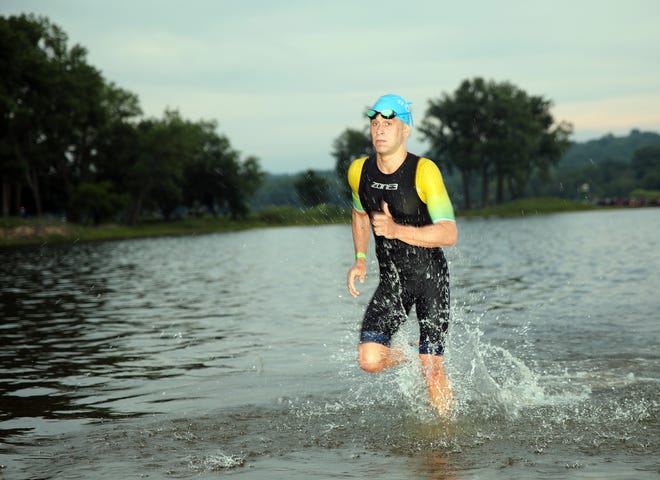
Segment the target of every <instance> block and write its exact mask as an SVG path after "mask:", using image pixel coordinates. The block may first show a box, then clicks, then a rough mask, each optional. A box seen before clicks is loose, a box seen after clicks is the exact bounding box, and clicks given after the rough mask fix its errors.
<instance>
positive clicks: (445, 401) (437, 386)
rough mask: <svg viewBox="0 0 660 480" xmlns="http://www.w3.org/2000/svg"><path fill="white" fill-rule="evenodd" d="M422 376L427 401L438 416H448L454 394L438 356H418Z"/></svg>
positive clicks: (441, 360)
mask: <svg viewBox="0 0 660 480" xmlns="http://www.w3.org/2000/svg"><path fill="white" fill-rule="evenodd" d="M419 359H420V360H421V362H422V375H423V376H424V380H425V381H426V387H427V388H428V391H429V400H430V401H431V405H432V406H433V407H434V408H435V409H436V411H437V412H438V414H439V415H441V416H448V415H450V414H451V412H452V409H453V408H454V392H453V391H452V389H451V386H450V385H449V379H448V378H447V373H446V372H445V365H444V361H443V358H442V356H440V355H425V354H422V355H420V356H419Z"/></svg>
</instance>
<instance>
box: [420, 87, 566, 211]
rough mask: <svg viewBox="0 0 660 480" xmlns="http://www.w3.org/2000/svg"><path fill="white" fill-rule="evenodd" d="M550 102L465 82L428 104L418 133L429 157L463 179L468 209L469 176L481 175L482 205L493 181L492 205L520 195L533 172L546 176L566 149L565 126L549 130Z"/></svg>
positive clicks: (551, 125)
mask: <svg viewBox="0 0 660 480" xmlns="http://www.w3.org/2000/svg"><path fill="white" fill-rule="evenodd" d="M550 106H551V103H550V102H549V101H547V100H545V99H544V98H543V97H539V96H536V97H531V96H529V95H528V94H527V93H526V92H524V91H522V90H521V89H519V88H518V87H516V86H515V85H513V84H511V83H509V82H502V83H496V82H493V81H490V82H486V81H484V80H483V79H481V78H475V79H474V80H471V81H470V80H464V81H463V82H462V83H461V85H460V86H459V87H458V89H457V90H456V91H455V92H454V94H453V95H446V94H445V95H444V96H443V97H442V98H441V99H439V100H435V101H433V100H432V101H430V102H429V108H428V110H427V112H426V116H425V118H424V120H423V121H422V125H421V127H420V131H421V132H422V135H423V136H424V137H425V138H426V140H428V141H429V143H430V144H431V150H430V154H429V155H430V156H431V158H434V159H435V160H436V161H437V162H438V163H439V164H440V166H441V167H442V168H443V169H446V170H448V171H449V172H450V173H451V171H452V170H453V168H456V169H457V170H458V171H459V172H460V173H461V176H462V183H463V195H464V199H465V204H466V205H465V206H466V208H468V209H469V208H471V192H470V189H471V185H472V178H473V176H475V175H477V174H479V175H480V176H481V196H482V201H481V203H482V206H484V207H485V206H487V205H488V203H489V199H490V193H489V192H490V185H491V183H492V181H493V178H494V179H495V184H496V202H497V203H501V202H502V201H503V200H504V186H505V184H506V185H507V186H508V189H509V195H510V196H511V198H518V197H520V196H522V195H523V193H524V192H525V190H526V188H527V186H528V184H529V181H530V178H531V176H532V174H533V173H534V172H539V173H540V174H542V175H546V176H547V174H548V171H549V167H550V166H551V165H554V164H556V163H557V162H558V161H559V159H560V157H561V154H562V153H563V151H564V150H565V149H566V147H567V146H568V141H567V137H568V135H569V134H570V131H571V129H570V125H568V124H565V123H562V124H559V125H554V119H553V118H552V115H551V114H550V112H549V109H550Z"/></svg>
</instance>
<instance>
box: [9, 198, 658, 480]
mask: <svg viewBox="0 0 660 480" xmlns="http://www.w3.org/2000/svg"><path fill="white" fill-rule="evenodd" d="M459 231H460V239H459V244H458V245H457V246H456V247H454V248H450V249H447V250H446V254H447V257H448V260H449V261H450V269H451V275H452V308H453V311H452V323H451V327H450V338H449V341H448V346H447V350H448V352H447V355H446V361H447V368H448V371H449V374H450V376H451V379H452V382H453V385H454V387H455V390H456V396H457V401H458V407H457V414H456V417H455V418H454V419H453V420H452V421H447V420H441V419H438V418H437V417H435V416H434V415H433V414H432V413H431V411H430V409H429V407H428V405H427V402H426V394H425V389H424V386H423V384H422V379H421V375H420V373H419V365H418V359H417V358H416V357H415V355H414V353H413V351H412V348H410V351H409V352H407V353H408V354H409V355H410V362H408V363H407V364H405V365H402V366H400V367H398V368H396V369H392V370H390V371H388V372H386V373H383V374H380V375H369V374H366V373H364V372H362V371H361V370H360V369H359V368H358V366H357V364H356V340H357V336H358V329H359V325H360V321H361V318H362V313H363V311H364V308H365V306H366V304H367V302H368V300H369V298H370V295H371V293H372V292H373V290H374V288H375V286H376V281H377V272H376V268H377V267H376V264H375V263H374V261H373V253H372V252H370V253H369V257H370V266H369V268H370V270H369V276H368V279H367V281H366V283H365V284H363V285H361V290H362V295H361V296H360V297H359V299H357V300H356V299H353V298H352V297H350V295H348V294H347V292H346V286H345V276H346V273H347V271H348V269H349V267H350V265H351V263H352V257H353V249H352V242H351V234H350V227H349V226H346V225H341V226H319V227H315V228H314V227H305V228H272V229H263V230H252V231H244V232H236V233H223V234H213V235H203V236H188V237H177V238H159V239H143V240H127V241H117V242H107V243H87V244H83V243H75V244H69V245H44V246H41V247H34V248H17V249H4V250H0V288H1V290H0V316H1V317H2V322H1V324H0V345H1V348H0V368H1V373H0V395H1V396H0V465H1V467H0V479H3V480H5V479H6V480H9V479H28V478H29V479H86V480H90V479H91V480H97V479H113V480H116V479H127V478H159V479H160V478H177V479H179V478H181V479H189V478H190V479H200V478H202V479H207V478H208V479H215V478H220V477H229V476H235V477H237V478H246V479H251V478H254V479H273V478H286V479H309V478H328V479H335V478H342V479H346V478H379V479H410V478H415V479H418V478H419V479H456V480H459V479H511V478H525V479H563V478H577V479H658V477H659V474H660V463H659V461H658V458H659V457H660V429H659V426H660V425H659V423H660V422H659V418H660V417H659V411H658V410H659V405H658V400H659V395H658V392H659V388H658V387H659V385H660V354H659V348H658V343H659V342H658V340H659V339H660V321H659V320H660V296H659V295H658V286H659V285H660V282H659V280H660V274H659V272H660V210H658V209H645V210H616V211H599V212H585V213H570V214H559V215H548V216H533V217H525V218H516V219H493V220H470V221H466V220H463V221H460V222H459ZM372 246H373V242H372ZM416 329H417V326H416V321H415V319H414V317H413V318H411V321H409V322H408V323H406V324H405V325H404V328H403V329H402V330H401V332H400V333H399V334H398V335H397V337H398V338H397V341H399V343H401V344H403V345H406V348H408V347H407V345H408V342H409V341H411V340H414V339H415V337H416Z"/></svg>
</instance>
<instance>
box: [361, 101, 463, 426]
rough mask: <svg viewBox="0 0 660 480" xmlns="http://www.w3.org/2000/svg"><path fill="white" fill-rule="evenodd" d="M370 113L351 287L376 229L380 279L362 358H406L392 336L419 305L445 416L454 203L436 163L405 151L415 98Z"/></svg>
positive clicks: (429, 379) (432, 393)
mask: <svg viewBox="0 0 660 480" xmlns="http://www.w3.org/2000/svg"><path fill="white" fill-rule="evenodd" d="M367 117H369V119H370V121H371V141H372V143H373V146H374V150H375V152H376V154H375V155H372V156H369V157H364V158H359V159H357V160H355V161H353V163H352V164H351V166H350V167H349V170H348V182H349V184H350V186H351V190H352V192H353V213H352V231H353V244H354V247H355V264H354V265H353V267H352V268H351V269H350V271H349V272H348V290H349V292H350V293H351V295H353V296H354V297H357V296H358V295H359V292H358V290H357V289H356V288H355V280H356V279H358V280H360V282H364V279H365V275H366V273H367V261H366V252H367V249H368V244H369V237H370V230H373V232H374V238H375V242H376V243H375V245H376V257H377V259H378V266H379V269H380V283H379V284H378V287H377V289H376V292H375V293H374V296H373V298H372V299H371V301H370V303H369V306H368V307H367V310H366V312H365V314H364V319H363V322H362V330H361V334H360V344H359V347H358V361H359V363H360V367H361V368H362V369H363V370H365V371H366V372H370V373H378V372H380V371H382V370H383V369H385V368H389V367H393V366H395V365H397V364H399V363H401V362H402V361H404V360H405V358H404V357H403V352H402V351H401V350H400V349H398V348H397V347H395V346H392V345H391V339H392V336H393V335H394V334H395V333H396V331H397V330H398V329H399V327H400V326H401V324H402V323H403V322H404V321H405V320H406V318H407V316H408V314H409V313H410V310H411V309H412V307H413V305H414V306H415V309H416V312H417V318H418V321H419V358H420V360H421V364H422V374H423V376H424V379H425V382H426V385H427V387H428V391H429V397H430V401H431V404H432V406H433V407H434V408H435V409H436V410H437V412H438V413H439V414H440V415H447V414H449V413H450V412H451V409H452V406H453V403H454V397H453V393H452V390H451V386H450V384H449V381H448V379H447V375H446V372H445V368H444V364H443V357H442V355H443V353H444V340H445V335H446V332H447V326H448V322H449V270H448V268H447V261H446V260H445V257H444V254H443V252H442V248H441V247H448V246H452V245H454V244H455V243H456V240H457V237H458V232H457V229H456V221H455V218H454V209H453V207H452V205H451V202H450V200H449V196H448V195H447V190H446V189H445V185H444V182H443V180H442V176H441V174H440V170H439V169H438V167H437V166H436V165H435V163H433V162H432V161H431V160H429V159H427V158H421V157H418V156H417V155H414V154H412V153H408V151H407V150H406V139H407V138H408V136H409V135H410V131H411V127H412V114H411V112H410V102H406V101H405V100H404V99H403V98H401V97H399V96H397V95H384V96H382V97H380V98H379V99H378V101H376V103H375V104H374V106H373V108H371V109H370V110H368V111H367Z"/></svg>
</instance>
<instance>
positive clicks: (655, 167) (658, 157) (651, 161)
mask: <svg viewBox="0 0 660 480" xmlns="http://www.w3.org/2000/svg"><path fill="white" fill-rule="evenodd" d="M630 166H631V168H632V170H633V172H634V174H635V180H636V181H637V182H638V187H639V188H644V189H648V190H660V147H643V148H640V149H639V150H636V151H635V153H634V154H633V157H632V160H631V162H630Z"/></svg>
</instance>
